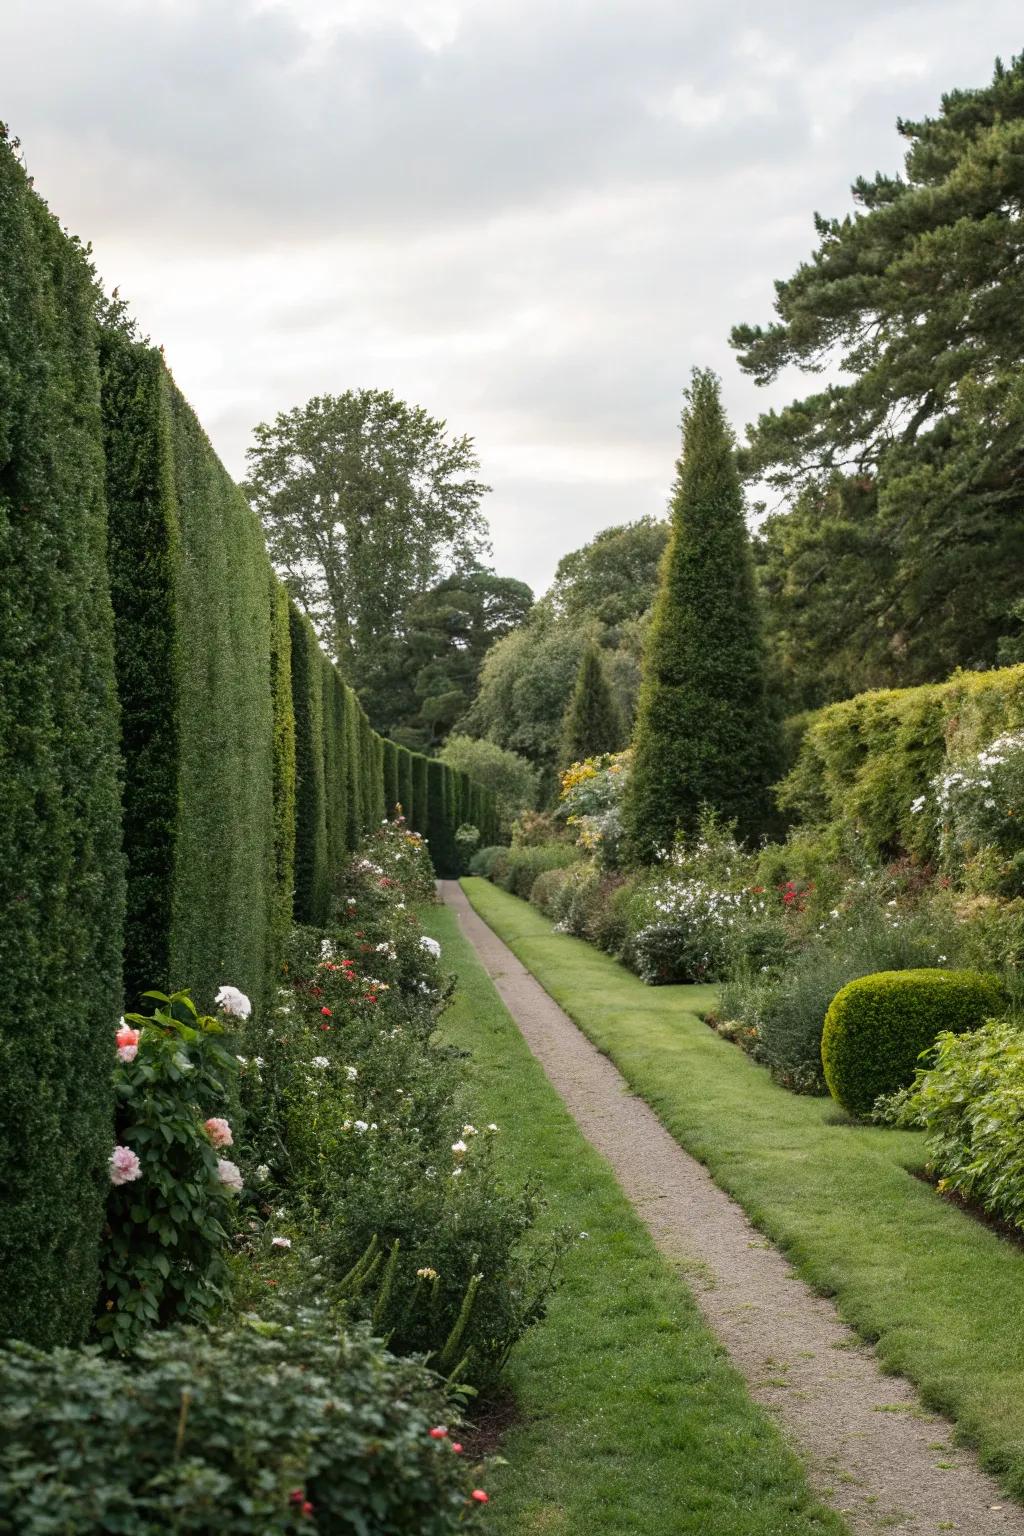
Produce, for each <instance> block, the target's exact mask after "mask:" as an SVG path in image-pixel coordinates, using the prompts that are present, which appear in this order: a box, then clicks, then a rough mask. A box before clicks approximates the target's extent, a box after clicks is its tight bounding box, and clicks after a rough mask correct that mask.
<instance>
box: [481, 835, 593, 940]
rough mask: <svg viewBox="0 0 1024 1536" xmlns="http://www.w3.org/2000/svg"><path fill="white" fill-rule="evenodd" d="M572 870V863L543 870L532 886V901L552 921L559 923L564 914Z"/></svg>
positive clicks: (487, 850)
mask: <svg viewBox="0 0 1024 1536" xmlns="http://www.w3.org/2000/svg"><path fill="white" fill-rule="evenodd" d="M484 851H485V852H486V853H490V852H491V851H492V850H491V849H489V848H488V849H485V850H484ZM503 851H504V850H503ZM572 871H573V866H572V865H564V866H562V867H561V868H559V869H545V870H542V872H541V873H540V874H539V875H538V876H537V878H536V880H535V881H534V882H533V885H532V886H531V887H530V901H531V902H532V903H533V905H534V906H535V907H538V908H539V909H540V911H541V912H543V913H544V916H545V917H550V919H551V921H552V922H555V923H557V922H558V921H559V919H560V918H561V916H562V894H563V892H564V890H565V885H566V882H567V881H568V880H570V879H571V878H572ZM473 873H477V871H473ZM481 873H482V871H481Z"/></svg>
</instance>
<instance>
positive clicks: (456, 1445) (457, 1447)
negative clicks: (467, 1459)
mask: <svg viewBox="0 0 1024 1536" xmlns="http://www.w3.org/2000/svg"><path fill="white" fill-rule="evenodd" d="M452 1450H453V1451H454V1452H455V1454H456V1456H461V1455H462V1446H461V1445H460V1444H459V1442H458V1441H457V1440H453V1441H452Z"/></svg>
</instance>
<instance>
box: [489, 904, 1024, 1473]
mask: <svg viewBox="0 0 1024 1536" xmlns="http://www.w3.org/2000/svg"><path fill="white" fill-rule="evenodd" d="M463 886H464V888H465V891H466V894H467V896H468V897H469V899H470V901H471V902H472V904H473V906H474V907H475V908H476V910H477V911H478V912H479V914H480V915H481V917H483V918H484V920H485V921H486V922H487V923H488V924H489V925H490V927H491V928H493V929H494V931H495V932H496V933H497V934H499V935H500V937H501V938H502V939H504V941H505V943H506V944H508V946H509V947H510V949H512V950H513V952H514V953H515V954H516V955H517V956H518V958H519V959H520V960H521V961H522V962H523V964H524V965H526V966H527V967H528V969H529V970H530V971H531V972H532V973H533V975H534V976H535V977H536V978H537V980H538V981H539V982H540V983H541V985H542V986H543V987H544V988H545V990H546V991H547V992H548V993H550V995H551V996H552V997H553V998H554V999H555V1000H556V1001H557V1002H558V1003H559V1004H560V1005H561V1006H562V1008H564V1009H565V1011H566V1013H568V1014H569V1015H570V1017H571V1018H572V1019H574V1020H575V1022H576V1023H577V1024H578V1025H579V1027H580V1028H581V1029H582V1030H583V1031H584V1033H585V1034H587V1035H588V1036H589V1037H590V1039H591V1040H592V1041H593V1042H594V1044H595V1045H596V1046H597V1047H598V1048H599V1049H600V1050H601V1051H603V1052H604V1053H605V1054H606V1055H607V1056H608V1057H610V1059H611V1060H612V1061H613V1062H614V1063H615V1065H616V1066H617V1067H618V1069H619V1071H620V1072H621V1073H622V1075H623V1076H624V1077H625V1078H626V1080H627V1082H628V1083H629V1084H630V1086H631V1087H632V1088H633V1090H634V1091H635V1092H636V1093H638V1094H639V1095H640V1096H641V1097H642V1098H644V1099H646V1100H647V1102H648V1104H650V1105H651V1107H652V1108H653V1109H654V1111H655V1112H656V1113H657V1115H658V1116H659V1117H660V1119H661V1120H662V1122H663V1124H664V1125H665V1126H666V1128H667V1129H668V1131H669V1132H670V1133H671V1134H672V1135H673V1136H674V1137H675V1139H676V1140H677V1141H678V1142H679V1143H680V1145H681V1146H683V1147H685V1148H686V1150H687V1151H688V1152H690V1153H691V1154H692V1155H693V1156H694V1157H697V1158H699V1159H700V1161H701V1162H703V1163H704V1164H706V1166H707V1167H708V1169H709V1170H710V1172H711V1174H712V1175H713V1177H714V1178H715V1180H716V1182H717V1183H718V1184H719V1185H720V1186H721V1187H722V1188H723V1189H725V1190H727V1191H728V1192H729V1193H730V1194H731V1195H732V1196H733V1197H734V1198H735V1199H736V1200H738V1201H739V1203H740V1204H741V1205H742V1206H743V1207H744V1209H745V1210H746V1212H747V1213H748V1215H749V1216H750V1218H751V1220H752V1221H754V1222H755V1224H756V1225H757V1226H758V1227H760V1228H761V1229H762V1231H764V1232H766V1233H767V1234H768V1235H769V1236H770V1237H771V1238H772V1239H773V1240H774V1241H775V1242H776V1243H777V1244H778V1245H779V1246H780V1247H781V1248H782V1249H783V1250H784V1251H785V1252H786V1253H787V1254H788V1256H789V1257H790V1259H791V1260H792V1261H793V1263H794V1264H795V1266H796V1268H797V1269H798V1270H799V1271H800V1273H801V1274H802V1275H803V1276H804V1277H805V1278H806V1279H807V1280H808V1281H809V1282H810V1283H811V1284H812V1285H813V1286H814V1287H815V1288H816V1289H817V1290H818V1291H820V1292H822V1293H823V1294H825V1295H830V1296H834V1297H835V1299H836V1302H837V1305H838V1307H839V1311H840V1312H841V1314H842V1316H843V1317H844V1318H845V1319H846V1320H847V1321H848V1322H849V1323H850V1324H851V1325H852V1326H853V1327H854V1328H855V1329H856V1330H857V1331H858V1332H859V1333H860V1334H861V1335H862V1336H863V1337H864V1338H866V1339H868V1340H871V1341H873V1342H874V1343H875V1344H876V1345H877V1351H878V1355H879V1358H880V1360H881V1363H882V1365H883V1366H884V1368H885V1369H887V1370H889V1371H892V1372H898V1373H900V1374H901V1375H904V1376H906V1377H908V1378H909V1379H910V1380H911V1381H913V1382H914V1383H915V1385H916V1386H917V1387H918V1389H919V1391H920V1393H921V1395H922V1398H923V1400H924V1402H925V1403H926V1405H927V1406H928V1407H931V1408H935V1409H938V1410H940V1411H941V1412H943V1413H945V1414H947V1415H948V1416H949V1417H950V1418H951V1419H953V1420H954V1422H955V1423H956V1425H957V1430H958V1434H959V1437H960V1438H961V1439H962V1440H964V1441H966V1442H967V1443H969V1444H973V1445H974V1446H976V1447H977V1449H978V1451H979V1453H980V1456H981V1460H982V1462H983V1464H984V1465H985V1466H986V1467H987V1468H988V1469H989V1470H990V1471H992V1472H994V1473H995V1474H997V1475H998V1476H999V1477H1000V1478H1001V1480H1002V1482H1003V1483H1004V1485H1005V1487H1006V1488H1007V1489H1008V1490H1009V1491H1011V1492H1012V1493H1013V1494H1014V1495H1015V1496H1016V1497H1018V1498H1020V1497H1022V1496H1024V1393H1022V1392H1021V1383H1022V1381H1024V1308H1022V1307H1021V1297H1022V1292H1024V1254H1022V1253H1021V1251H1020V1249H1019V1248H1018V1247H1017V1246H1015V1245H1014V1244H1012V1243H1009V1242H1007V1241H1006V1240H1005V1239H1003V1238H1001V1237H999V1236H997V1235H996V1233H994V1232H993V1231H991V1230H990V1229H989V1228H987V1227H986V1226H984V1225H982V1224H981V1223H980V1222H978V1221H975V1220H974V1219H973V1218H972V1217H970V1216H969V1215H967V1214H965V1213H964V1212H962V1211H960V1210H957V1209H956V1208H955V1207H953V1206H951V1205H950V1204H949V1203H948V1202H947V1201H944V1200H942V1199H941V1198H940V1197H939V1196H938V1195H937V1194H936V1193H935V1192H934V1190H933V1189H932V1188H931V1187H930V1186H929V1185H927V1184H925V1183H924V1182H922V1181H921V1180H920V1179H919V1178H915V1177H914V1176H913V1175H914V1173H915V1172H918V1171H920V1168H921V1165H922V1163H923V1160H924V1156H923V1146H922V1139H921V1137H920V1135H918V1134H916V1133H911V1132H902V1131H890V1130H885V1129H882V1128H880V1127H873V1126H857V1125H853V1124H852V1123H850V1122H849V1121H847V1120H845V1119H843V1118H842V1117H841V1116H840V1115H839V1114H838V1113H837V1112H836V1109H835V1106H834V1105H833V1104H832V1102H831V1100H827V1099H826V1100H823V1099H809V1098H800V1097H798V1096H796V1095H794V1094H791V1093H788V1092H787V1091H786V1090H785V1089H782V1088H779V1087H778V1086H777V1085H776V1084H775V1083H773V1082H772V1080H771V1078H770V1077H769V1075H768V1073H767V1071H766V1070H765V1069H764V1068H763V1067H759V1066H758V1065H756V1063H754V1062H753V1061H751V1060H750V1058H749V1057H747V1056H745V1055H743V1053H742V1052H741V1051H740V1050H738V1049H737V1047H736V1046H734V1045H730V1044H729V1043H728V1042H727V1041H725V1040H723V1039H721V1038H720V1037H719V1036H718V1035H716V1034H715V1033H714V1032H713V1031H712V1030H710V1029H708V1028H707V1027H706V1025H704V1024H703V1023H701V1022H700V1020H699V1019H698V1018H697V1017H696V1016H695V1013H694V1011H693V1010H694V1009H703V1008H706V1007H707V1006H709V1005H710V1002H711V1000H712V998H713V995H714V989H713V988H708V987H682V986H681V987H647V986H645V985H644V984H643V983H642V982H641V981H640V980H639V979H638V978H637V977H636V976H634V975H632V974H631V973H630V972H629V971H627V970H626V969H625V968H624V967H623V966H621V965H619V964H618V963H617V962H616V961H615V960H612V959H611V958H610V956H608V955H605V954H602V953H601V952H600V951H599V950H596V949H594V948H593V947H592V946H591V945H589V944H586V943H584V942H583V941H582V940H580V939H573V938H570V937H568V936H567V935H564V934H558V933H555V932H554V930H553V927H552V925H551V923H550V922H548V920H547V919H546V918H545V917H543V916H542V915H541V913H539V912H538V911H537V910H536V908H534V907H531V906H529V904H528V903H526V902H524V901H520V900H519V899H518V898H517V897H515V896H509V895H508V894H507V893H506V892H504V891H501V890H498V889H497V888H496V887H495V886H493V885H491V884H489V883H488V882H487V881H484V880H477V879H471V880H465V881H464V882H463Z"/></svg>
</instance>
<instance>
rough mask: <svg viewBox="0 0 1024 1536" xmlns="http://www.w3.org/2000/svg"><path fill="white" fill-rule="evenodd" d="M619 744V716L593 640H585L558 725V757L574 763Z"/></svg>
mask: <svg viewBox="0 0 1024 1536" xmlns="http://www.w3.org/2000/svg"><path fill="white" fill-rule="evenodd" d="M621 745H622V718H621V716H620V714H619V711H618V708H617V706H616V703H615V699H614V698H613V697H612V691H611V689H610V688H609V686H608V679H607V678H606V677H605V675H604V665H603V663H602V661H601V651H600V647H599V646H598V644H597V642H596V641H595V640H593V639H591V640H588V641H587V644H586V646H585V647H584V650H583V655H582V656H581V657H580V665H579V670H578V671H577V673H576V686H575V688H574V689H573V694H572V698H571V699H570V700H569V704H568V707H567V708H566V711H565V720H564V722H563V725H562V758H563V761H564V762H566V763H578V762H581V761H582V760H583V758H585V757H596V756H598V754H599V753H601V752H615V751H617V749H618V748H619V747H620V746H621Z"/></svg>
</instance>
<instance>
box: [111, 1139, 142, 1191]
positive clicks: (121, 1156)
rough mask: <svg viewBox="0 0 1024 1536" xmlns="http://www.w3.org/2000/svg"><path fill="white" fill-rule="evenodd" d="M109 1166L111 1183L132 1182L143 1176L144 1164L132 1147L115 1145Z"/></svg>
mask: <svg viewBox="0 0 1024 1536" xmlns="http://www.w3.org/2000/svg"><path fill="white" fill-rule="evenodd" d="M108 1166H109V1168H110V1182H111V1184H130V1183H131V1182H132V1180H133V1179H140V1178H141V1177H142V1164H141V1163H140V1162H139V1159H138V1157H137V1156H136V1154H135V1153H134V1152H133V1151H132V1149H131V1147H115V1148H114V1150H113V1152H111V1154H110V1162H109V1165H108Z"/></svg>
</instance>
